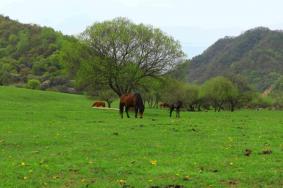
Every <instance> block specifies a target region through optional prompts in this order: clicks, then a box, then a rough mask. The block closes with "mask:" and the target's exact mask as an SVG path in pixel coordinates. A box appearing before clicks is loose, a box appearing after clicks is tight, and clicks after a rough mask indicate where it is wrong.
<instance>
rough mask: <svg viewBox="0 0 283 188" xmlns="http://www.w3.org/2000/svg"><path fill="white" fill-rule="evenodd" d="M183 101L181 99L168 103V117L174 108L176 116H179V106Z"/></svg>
mask: <svg viewBox="0 0 283 188" xmlns="http://www.w3.org/2000/svg"><path fill="white" fill-rule="evenodd" d="M182 105H183V103H182V101H177V102H175V103H173V104H171V105H170V117H171V116H172V112H173V111H174V109H176V117H177V118H179V117H180V108H181V107H182Z"/></svg>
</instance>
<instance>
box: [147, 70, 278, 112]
mask: <svg viewBox="0 0 283 188" xmlns="http://www.w3.org/2000/svg"><path fill="white" fill-rule="evenodd" d="M146 90H147V91H146V92H144V93H146V94H145V101H146V102H147V104H148V106H149V107H151V108H158V104H159V103H160V102H166V103H169V104H170V103H173V102H176V101H177V100H181V101H182V102H183V104H184V106H183V107H184V108H185V109H187V110H189V111H206V110H214V111H221V110H229V111H234V110H236V109H242V108H246V109H262V108H266V109H283V92H282V91H283V77H282V79H281V81H280V82H277V83H276V85H274V87H273V88H271V89H270V91H269V93H268V94H267V93H266V95H265V94H264V93H259V92H257V91H256V90H255V89H254V88H252V87H251V86H250V85H249V84H248V82H247V81H246V79H245V78H243V77H241V76H236V75H230V76H227V77H223V76H218V77H214V78H211V79H209V80H207V81H206V82H204V83H203V84H202V85H196V84H189V83H185V82H181V81H177V80H174V79H172V78H168V77H167V78H166V77H164V78H163V79H160V80H155V81H153V80H151V81H150V82H148V85H147V87H146Z"/></svg>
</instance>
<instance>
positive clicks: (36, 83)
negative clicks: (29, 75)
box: [27, 79, 40, 89]
mask: <svg viewBox="0 0 283 188" xmlns="http://www.w3.org/2000/svg"><path fill="white" fill-rule="evenodd" d="M39 86H40V81H39V80H36V79H31V80H29V81H28V83H27V88H29V89H39Z"/></svg>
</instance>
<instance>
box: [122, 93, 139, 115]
mask: <svg viewBox="0 0 283 188" xmlns="http://www.w3.org/2000/svg"><path fill="white" fill-rule="evenodd" d="M130 107H134V108H135V117H136V118H137V116H138V112H139V114H140V118H142V117H143V112H144V103H143V100H142V98H141V95H140V94H139V93H135V94H131V93H129V94H125V95H122V96H121V97H120V114H121V118H123V112H124V108H125V111H126V113H127V117H128V118H129V117H130V116H129V113H128V111H129V108H130Z"/></svg>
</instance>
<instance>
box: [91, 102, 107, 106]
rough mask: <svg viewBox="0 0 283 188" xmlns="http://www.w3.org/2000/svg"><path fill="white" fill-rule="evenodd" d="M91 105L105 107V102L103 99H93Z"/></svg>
mask: <svg viewBox="0 0 283 188" xmlns="http://www.w3.org/2000/svg"><path fill="white" fill-rule="evenodd" d="M91 107H105V102H103V101H95V102H94V103H93V104H92V105H91Z"/></svg>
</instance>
